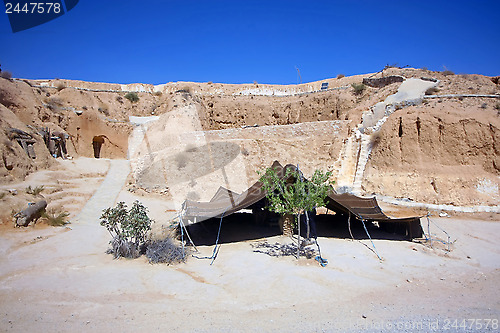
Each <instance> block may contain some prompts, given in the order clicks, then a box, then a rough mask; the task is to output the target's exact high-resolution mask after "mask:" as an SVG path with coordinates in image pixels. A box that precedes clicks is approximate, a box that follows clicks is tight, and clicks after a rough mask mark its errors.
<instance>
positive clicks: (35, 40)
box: [0, 0, 500, 84]
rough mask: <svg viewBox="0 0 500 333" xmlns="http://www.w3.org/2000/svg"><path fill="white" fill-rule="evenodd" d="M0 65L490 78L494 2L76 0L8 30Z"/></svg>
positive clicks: (170, 77) (66, 73)
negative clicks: (406, 68)
mask: <svg viewBox="0 0 500 333" xmlns="http://www.w3.org/2000/svg"><path fill="white" fill-rule="evenodd" d="M0 63H1V64H2V69H3V70H8V71H11V72H12V74H13V76H14V77H21V78H33V79H37V78H66V79H80V80H88V81H100V82H117V83H132V82H143V83H152V84H159V83H166V82H169V81H197V82H206V81H213V82H223V83H248V82H253V81H257V82H259V83H278V84H294V83H297V72H296V70H295V66H297V67H298V68H299V69H300V71H301V74H302V81H303V82H310V81H315V80H321V79H324V78H331V77H335V76H336V75H337V74H339V73H343V74H345V75H354V74H363V73H370V72H376V71H378V70H380V69H381V68H382V67H383V66H384V65H386V64H394V63H398V64H399V65H401V66H403V65H410V66H412V67H427V68H428V69H431V70H443V66H446V68H448V69H449V70H452V71H454V72H455V73H477V74H484V75H490V76H496V75H500V1H498V0H495V1H472V0H470V1H461V0H457V1H439V0H434V1H411V2H410V1H403V0H401V1H383V0H382V1H381V0H378V1H361V0H358V1H328V0H323V1H306V0H304V1H294V0H287V1H272V0H267V1H238V0H232V1H217V0H199V1H191V0H184V1H183V0H177V1H127V0H102V1H97V0H80V2H79V4H78V5H77V6H76V7H75V8H74V9H73V10H71V11H69V12H67V13H66V14H65V15H63V16H61V17H59V18H57V19H55V20H53V21H50V22H48V23H46V24H43V25H40V26H37V27H34V28H32V29H29V30H25V31H21V32H17V33H12V32H11V29H10V25H9V21H8V17H7V15H6V14H5V11H4V10H3V11H2V13H0Z"/></svg>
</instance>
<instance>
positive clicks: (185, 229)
mask: <svg viewBox="0 0 500 333" xmlns="http://www.w3.org/2000/svg"><path fill="white" fill-rule="evenodd" d="M181 228H184V232H185V233H186V236H187V238H188V239H189V242H190V243H191V244H192V245H193V248H194V250H195V251H196V252H200V251H198V249H197V248H196V245H195V244H194V242H193V240H192V239H191V236H189V232H188V231H187V228H186V225H185V224H184V222H183V221H182V220H181Z"/></svg>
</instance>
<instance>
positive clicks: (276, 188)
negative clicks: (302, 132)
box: [258, 168, 333, 216]
mask: <svg viewBox="0 0 500 333" xmlns="http://www.w3.org/2000/svg"><path fill="white" fill-rule="evenodd" d="M258 174H259V175H260V181H261V182H262V184H263V187H264V190H265V191H266V197H267V199H268V201H269V206H268V208H269V210H271V211H273V212H276V213H278V214H281V215H284V214H294V215H297V216H298V215H300V214H303V213H304V212H305V211H311V210H312V209H313V208H315V207H318V206H324V205H325V201H324V200H325V198H326V196H327V195H328V192H329V191H330V189H331V185H332V184H333V182H331V181H330V180H329V178H330V176H331V172H330V171H328V172H323V171H321V170H316V171H314V174H313V175H312V177H311V179H309V180H306V179H304V176H303V175H302V173H301V172H300V170H298V169H296V168H287V169H286V171H285V175H284V177H280V175H279V174H278V172H277V170H276V169H273V168H267V169H266V170H265V171H263V172H258Z"/></svg>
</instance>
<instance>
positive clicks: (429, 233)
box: [427, 214, 432, 249]
mask: <svg viewBox="0 0 500 333" xmlns="http://www.w3.org/2000/svg"><path fill="white" fill-rule="evenodd" d="M427 234H428V235H429V241H430V244H431V249H432V236H431V220H430V219H429V214H427Z"/></svg>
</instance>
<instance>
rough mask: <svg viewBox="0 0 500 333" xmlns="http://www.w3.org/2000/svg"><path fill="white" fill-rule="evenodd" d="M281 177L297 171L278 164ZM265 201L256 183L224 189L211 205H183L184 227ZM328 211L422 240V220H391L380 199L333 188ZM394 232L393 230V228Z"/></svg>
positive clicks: (327, 203)
mask: <svg viewBox="0 0 500 333" xmlns="http://www.w3.org/2000/svg"><path fill="white" fill-rule="evenodd" d="M271 167H272V168H274V169H275V170H276V171H277V172H278V175H279V176H280V177H284V176H285V173H286V170H287V169H288V168H293V169H295V166H294V165H291V164H288V165H286V166H285V167H283V166H282V165H281V164H280V163H279V162H278V161H275V162H274V163H273V165H272V166H271ZM265 197H266V193H265V190H264V188H263V184H262V183H261V182H256V183H254V184H253V185H252V186H250V188H249V189H248V190H246V191H245V192H243V193H241V194H238V193H236V192H233V191H231V190H228V189H226V188H224V187H222V186H221V187H219V189H218V190H217V192H216V193H215V195H214V196H213V197H212V199H211V200H210V201H209V202H197V201H192V200H186V201H184V203H183V205H182V207H183V211H182V219H183V223H184V224H185V225H190V224H194V223H198V222H201V221H205V220H208V219H210V218H221V217H225V216H228V215H231V214H233V213H235V212H237V211H239V210H241V209H245V208H248V207H250V206H252V205H253V204H255V203H257V202H258V201H260V200H262V199H264V198H265ZM325 202H326V205H325V206H326V208H328V209H330V210H332V211H335V212H340V213H345V214H352V215H354V216H355V217H356V218H358V219H359V220H363V221H376V222H379V224H380V225H381V226H383V227H385V228H386V229H387V225H388V223H390V224H395V226H399V228H398V229H400V228H401V227H402V228H403V229H406V231H405V233H406V234H407V235H408V236H409V237H410V238H415V237H421V235H422V233H421V226H420V218H421V216H414V217H407V218H392V217H389V216H387V215H386V214H384V212H383V211H382V209H381V208H380V206H379V205H378V203H377V199H376V198H375V197H373V198H362V197H358V196H355V195H353V194H349V193H342V194H338V193H336V192H335V190H334V189H333V188H332V190H331V191H330V193H329V194H328V197H327V198H326V199H325ZM392 229H394V228H392Z"/></svg>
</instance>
